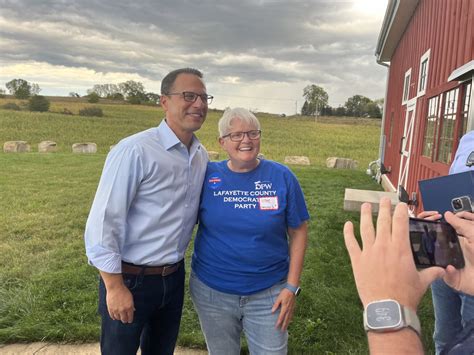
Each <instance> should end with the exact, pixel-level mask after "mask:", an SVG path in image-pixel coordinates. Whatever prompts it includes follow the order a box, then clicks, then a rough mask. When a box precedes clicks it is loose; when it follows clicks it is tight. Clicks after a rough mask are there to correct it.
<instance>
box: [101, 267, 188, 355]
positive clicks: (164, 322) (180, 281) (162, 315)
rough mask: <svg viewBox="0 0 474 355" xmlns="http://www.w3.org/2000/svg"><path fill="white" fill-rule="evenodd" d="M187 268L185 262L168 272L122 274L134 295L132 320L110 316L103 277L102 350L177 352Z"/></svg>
mask: <svg viewBox="0 0 474 355" xmlns="http://www.w3.org/2000/svg"><path fill="white" fill-rule="evenodd" d="M184 277H185V270H184V265H182V266H181V267H180V268H179V269H178V270H177V271H176V272H174V273H172V274H171V275H168V276H160V275H147V276H143V275H128V274H123V278H124V283H125V285H126V286H127V287H128V288H129V290H130V292H131V293H132V295H133V302H134V306H135V312H134V314H133V323H129V324H124V323H122V322H121V321H119V320H113V319H111V318H110V316H109V313H108V311H107V304H106V289H105V285H104V282H103V280H102V279H101V280H100V284H99V313H100V315H101V317H102V332H101V337H100V348H101V351H102V354H110V355H122V354H123V355H128V354H130V355H131V354H133V355H135V354H136V353H137V350H138V347H139V346H140V348H141V350H142V354H143V355H147V354H170V355H172V354H173V352H174V348H175V344H176V339H177V338H178V333H179V324H180V321H181V312H182V308H183V298H184Z"/></svg>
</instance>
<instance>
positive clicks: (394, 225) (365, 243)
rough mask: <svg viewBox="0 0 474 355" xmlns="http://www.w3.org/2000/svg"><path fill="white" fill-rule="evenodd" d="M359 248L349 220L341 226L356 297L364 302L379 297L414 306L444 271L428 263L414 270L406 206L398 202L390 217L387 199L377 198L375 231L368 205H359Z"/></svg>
mask: <svg viewBox="0 0 474 355" xmlns="http://www.w3.org/2000/svg"><path fill="white" fill-rule="evenodd" d="M360 234H361V239H362V247H363V248H362V250H361V248H360V247H359V243H358V242H357V240H356V238H355V236H354V227H353V225H352V223H351V222H346V224H345V226H344V240H345V243H346V248H347V250H348V252H349V256H350V259H351V263H352V269H353V272H354V278H355V282H356V286H357V290H358V293H359V297H360V299H361V301H362V303H363V305H364V307H366V306H367V304H368V303H370V302H372V301H376V300H381V299H389V298H390V299H394V300H396V301H398V302H399V303H400V304H402V305H404V306H407V307H409V308H411V309H412V310H415V311H416V309H417V307H418V304H419V302H420V300H421V298H422V297H423V294H424V293H425V292H426V289H427V288H428V286H429V285H430V284H431V282H433V281H434V280H435V279H436V278H438V277H442V276H443V275H444V269H442V268H440V267H431V268H428V269H425V270H423V271H420V272H418V271H417V270H416V267H415V263H414V261H413V255H412V252H411V247H410V240H409V226H408V208H407V205H406V204H404V203H400V204H398V205H397V207H396V208H395V212H394V215H393V220H392V218H391V204H390V199H388V198H383V199H382V200H381V201H380V210H379V215H378V219H377V231H376V230H375V229H374V226H373V223H372V212H371V205H370V204H368V203H364V204H363V205H362V207H361V219H360Z"/></svg>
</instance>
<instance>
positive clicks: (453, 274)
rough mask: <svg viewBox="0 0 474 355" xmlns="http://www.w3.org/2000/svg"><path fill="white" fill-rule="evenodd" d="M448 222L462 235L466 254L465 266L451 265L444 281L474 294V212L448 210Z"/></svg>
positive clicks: (447, 269) (446, 217) (457, 288)
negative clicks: (454, 212) (457, 267)
mask: <svg viewBox="0 0 474 355" xmlns="http://www.w3.org/2000/svg"><path fill="white" fill-rule="evenodd" d="M444 218H445V219H446V222H448V223H449V224H450V225H451V226H453V228H454V229H455V230H456V233H457V234H459V235H460V236H462V237H463V238H459V243H460V244H461V248H462V251H463V254H464V261H465V266H464V268H462V269H459V270H458V269H456V268H454V267H453V266H451V265H449V266H448V267H447V268H446V275H445V277H444V281H445V282H446V283H447V284H448V285H449V286H451V287H452V288H454V289H455V290H458V291H461V292H464V293H467V294H470V295H474V283H473V282H472V280H474V213H470V212H467V211H463V212H459V213H457V214H453V213H451V212H446V213H445V214H444Z"/></svg>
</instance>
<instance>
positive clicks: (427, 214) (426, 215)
mask: <svg viewBox="0 0 474 355" xmlns="http://www.w3.org/2000/svg"><path fill="white" fill-rule="evenodd" d="M441 217H442V216H441V214H440V213H439V212H438V211H423V212H421V213H419V214H418V215H417V216H416V218H419V219H427V220H430V221H437V220H438V219H440V218H441Z"/></svg>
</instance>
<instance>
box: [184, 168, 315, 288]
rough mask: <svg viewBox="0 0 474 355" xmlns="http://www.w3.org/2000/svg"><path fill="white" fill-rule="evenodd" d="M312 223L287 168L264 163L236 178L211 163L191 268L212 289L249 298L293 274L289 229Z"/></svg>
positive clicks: (205, 179)
mask: <svg viewBox="0 0 474 355" xmlns="http://www.w3.org/2000/svg"><path fill="white" fill-rule="evenodd" d="M307 219H309V214H308V210H307V208H306V204H305V201H304V196H303V192H302V191H301V187H300V185H299V183H298V180H297V179H296V177H295V175H294V174H293V173H292V172H291V171H290V170H289V169H288V168H287V167H286V166H284V165H281V164H278V163H276V162H272V161H269V160H261V161H260V164H259V165H258V166H257V167H256V168H255V169H254V170H252V171H250V172H246V173H236V172H233V171H231V170H230V169H229V168H228V167H227V161H221V162H218V163H208V166H207V171H206V176H205V178H204V186H203V190H202V194H201V204H200V207H199V229H198V232H197V235H196V240H195V242H194V254H193V258H192V268H193V271H194V272H195V274H196V275H197V277H198V278H199V279H200V280H201V281H202V282H203V283H205V284H206V285H208V286H209V287H211V288H213V289H216V290H218V291H221V292H225V293H231V294H238V295H249V294H252V293H256V292H259V291H261V290H264V289H266V288H269V287H271V286H273V285H274V284H275V283H277V282H278V281H280V280H282V279H284V278H285V277H286V276H287V274H288V267H289V255H288V240H287V227H291V228H297V227H299V226H300V225H301V224H302V223H303V222H304V221H306V220H307Z"/></svg>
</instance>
